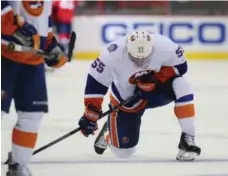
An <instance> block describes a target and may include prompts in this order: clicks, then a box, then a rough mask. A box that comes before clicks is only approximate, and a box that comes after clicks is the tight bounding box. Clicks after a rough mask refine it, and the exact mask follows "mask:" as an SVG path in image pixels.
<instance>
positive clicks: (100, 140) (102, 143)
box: [94, 122, 108, 155]
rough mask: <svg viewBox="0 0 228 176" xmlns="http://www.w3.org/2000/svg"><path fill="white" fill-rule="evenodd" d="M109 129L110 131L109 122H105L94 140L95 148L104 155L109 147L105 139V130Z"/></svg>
mask: <svg viewBox="0 0 228 176" xmlns="http://www.w3.org/2000/svg"><path fill="white" fill-rule="evenodd" d="M107 131H108V123H107V122H105V124H104V125H103V127H102V129H101V131H100V133H99V134H98V136H97V138H96V140H95V142H94V150H95V152H96V153H97V154H99V155H102V154H103V153H104V151H105V150H106V149H107V147H108V144H107V142H106V140H105V132H107Z"/></svg>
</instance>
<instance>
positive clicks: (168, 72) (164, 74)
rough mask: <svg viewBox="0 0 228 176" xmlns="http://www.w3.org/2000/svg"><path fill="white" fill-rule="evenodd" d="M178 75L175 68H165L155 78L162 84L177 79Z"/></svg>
mask: <svg viewBox="0 0 228 176" xmlns="http://www.w3.org/2000/svg"><path fill="white" fill-rule="evenodd" d="M176 75H177V74H176V72H175V70H174V68H173V67H168V66H163V67H162V68H161V69H160V71H159V72H158V73H155V74H154V77H155V78H156V79H157V80H158V81H159V82H161V83H165V82H167V81H168V80H169V79H171V78H173V77H175V76H176Z"/></svg>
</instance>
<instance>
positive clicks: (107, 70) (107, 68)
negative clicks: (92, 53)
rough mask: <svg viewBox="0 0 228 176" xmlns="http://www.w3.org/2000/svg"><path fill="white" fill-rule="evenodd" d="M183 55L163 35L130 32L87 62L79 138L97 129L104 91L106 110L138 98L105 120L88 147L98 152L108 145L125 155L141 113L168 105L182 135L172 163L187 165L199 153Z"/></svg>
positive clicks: (130, 149) (136, 133) (136, 137)
mask: <svg viewBox="0 0 228 176" xmlns="http://www.w3.org/2000/svg"><path fill="white" fill-rule="evenodd" d="M183 52H184V51H183V49H182V48H181V46H178V45H177V44H175V43H174V42H172V41H171V40H170V39H169V38H167V37H165V36H162V35H159V34H149V33H148V32H147V31H145V30H134V31H133V32H132V33H130V34H128V35H127V36H125V37H122V38H120V39H118V40H116V41H114V42H112V43H111V44H109V45H108V46H107V48H106V49H105V51H104V52H103V53H102V54H101V55H100V56H99V57H98V58H97V59H96V60H95V61H94V62H93V63H92V65H91V68H90V71H89V74H88V78H87V84H86V88H85V99H84V102H85V112H84V115H83V116H82V117H81V118H80V120H79V126H80V127H81V129H82V130H81V131H82V133H83V134H84V135H85V136H88V135H90V134H94V132H95V131H96V130H97V129H98V126H97V121H98V120H99V119H100V117H101V114H102V109H101V107H102V102H103V97H104V95H105V94H106V93H107V91H108V88H109V87H111V95H110V102H111V105H112V106H117V105H118V104H120V103H121V102H122V101H124V100H127V99H129V98H130V97H131V96H132V95H134V94H135V93H137V94H140V96H139V97H138V99H135V100H134V101H133V102H130V103H128V104H127V105H125V106H122V107H119V109H118V110H117V111H114V112H113V113H111V114H110V115H109V116H108V120H107V123H105V125H104V126H103V128H102V130H101V132H100V134H99V135H98V137H97V139H96V140H95V143H94V148H95V151H96V152H97V153H98V154H102V153H103V152H104V151H105V150H106V148H107V146H109V148H110V149H111V151H112V152H113V153H114V154H115V155H116V156H118V157H120V158H127V157H130V156H131V155H132V154H133V153H134V151H135V147H136V145H137V143H138V140H139V131H140V124H141V118H142V116H143V113H144V112H145V110H147V109H151V108H157V107H160V106H165V105H167V104H169V103H171V102H173V103H174V113H175V115H176V117H177V120H178V122H179V124H180V127H181V131H182V133H181V137H180V142H179V145H178V148H179V152H178V154H177V156H176V159H177V160H183V161H192V160H194V159H195V157H196V156H197V155H199V154H200V152H201V149H200V148H199V147H197V146H196V145H195V142H194V140H195V125H194V122H195V109H194V102H193V101H194V95H193V91H192V89H191V86H190V84H189V83H188V81H187V80H186V78H185V77H184V76H183V75H184V74H185V73H186V72H187V69H188V67H187V61H186V59H185V56H184V53H183ZM106 124H107V125H106Z"/></svg>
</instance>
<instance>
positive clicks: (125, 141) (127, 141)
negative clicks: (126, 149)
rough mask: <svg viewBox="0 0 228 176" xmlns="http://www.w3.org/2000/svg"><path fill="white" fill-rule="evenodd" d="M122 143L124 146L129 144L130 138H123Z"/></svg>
mask: <svg viewBox="0 0 228 176" xmlns="http://www.w3.org/2000/svg"><path fill="white" fill-rule="evenodd" d="M122 142H123V143H124V144H127V143H129V138H128V137H126V136H124V137H123V138H122Z"/></svg>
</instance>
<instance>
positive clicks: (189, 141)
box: [176, 132, 201, 161]
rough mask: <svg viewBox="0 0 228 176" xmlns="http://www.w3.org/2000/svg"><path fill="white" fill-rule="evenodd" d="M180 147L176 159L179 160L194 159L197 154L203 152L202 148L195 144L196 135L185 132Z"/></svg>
mask: <svg viewBox="0 0 228 176" xmlns="http://www.w3.org/2000/svg"><path fill="white" fill-rule="evenodd" d="M178 148H179V152H178V154H177V157H176V159H177V160H179V161H193V160H194V159H195V158H196V156H198V155H200V153H201V149H200V148H199V147H197V146H196V145H195V141H194V136H191V135H188V134H186V133H183V132H182V134H181V138H180V143H179V145H178Z"/></svg>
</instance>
